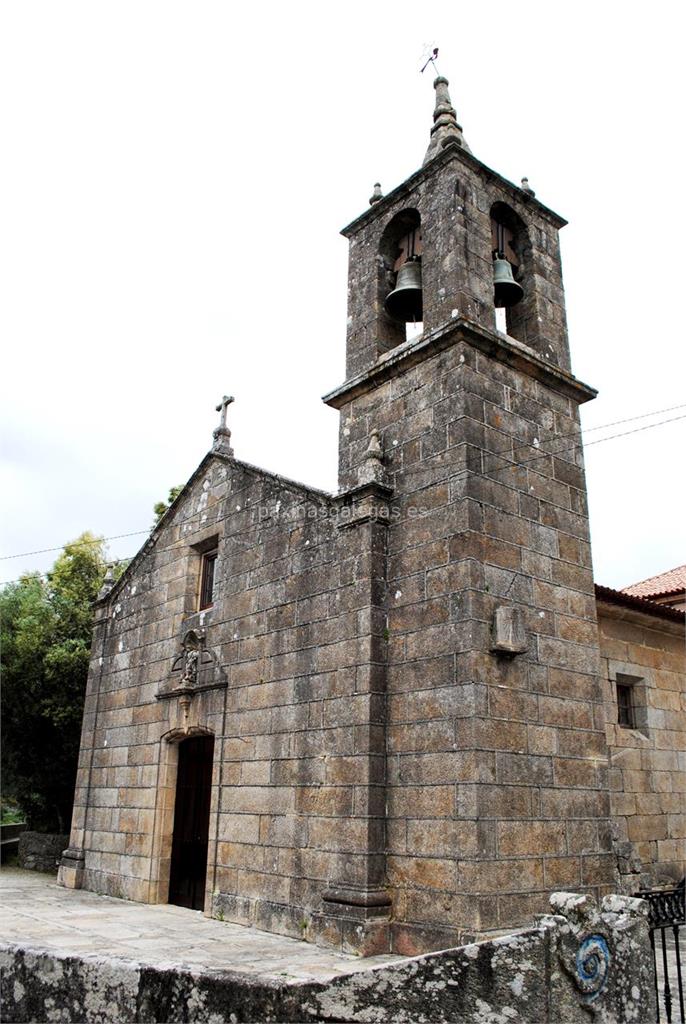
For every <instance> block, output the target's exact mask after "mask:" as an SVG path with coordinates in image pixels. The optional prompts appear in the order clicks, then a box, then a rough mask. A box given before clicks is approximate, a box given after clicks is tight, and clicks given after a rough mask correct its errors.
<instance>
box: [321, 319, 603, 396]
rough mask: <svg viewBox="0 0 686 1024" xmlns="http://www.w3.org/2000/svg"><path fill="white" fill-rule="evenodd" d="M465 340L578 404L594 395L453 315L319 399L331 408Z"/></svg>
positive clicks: (513, 344)
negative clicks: (450, 318)
mask: <svg viewBox="0 0 686 1024" xmlns="http://www.w3.org/2000/svg"><path fill="white" fill-rule="evenodd" d="M460 341H465V342H467V343H468V344H469V345H472V346H473V347H474V348H478V349H479V350H480V351H482V352H486V353H487V354H488V355H491V356H493V357H494V358H495V359H498V360H499V361H500V362H503V363H507V364H509V365H510V366H515V367H516V368H517V369H519V370H521V371H522V372H524V373H527V374H528V375H529V376H530V377H535V378H536V379H537V380H539V381H541V383H543V384H546V385H547V386H548V387H550V388H551V389H552V390H553V391H557V392H559V393H560V394H563V395H565V396H566V397H568V398H572V399H574V401H576V402H578V403H579V404H580V405H581V404H582V403H583V402H588V401H590V400H591V399H592V398H595V397H596V395H597V394H598V392H597V391H596V390H595V389H594V388H591V387H589V386H588V384H583V383H582V382H581V381H580V380H577V378H576V377H574V376H573V375H572V374H571V373H568V372H567V371H566V370H562V369H560V367H558V366H555V365H554V364H553V363H549V362H547V361H546V360H545V359H542V358H541V356H539V355H538V354H537V353H536V352H534V350H533V349H531V348H529V347H528V345H523V344H522V343H521V342H519V341H516V340H515V339H514V338H510V337H508V336H506V335H504V334H500V333H498V332H496V331H490V330H488V329H487V328H485V327H482V326H481V325H480V324H477V323H475V322H474V321H472V320H468V319H467V318H466V317H456V318H455V319H454V320H451V321H450V322H449V323H447V324H444V325H443V326H442V327H437V328H436V329H435V330H434V331H431V332H430V333H429V334H422V335H421V336H420V337H419V338H415V339H413V340H412V341H407V342H404V343H403V344H402V345H398V346H397V347H396V348H393V349H391V350H390V351H389V352H385V353H384V355H382V356H381V357H380V358H379V359H378V360H377V361H376V363H375V364H374V365H373V366H372V367H371V368H370V369H369V370H366V371H364V372H363V373H360V374H357V375H356V376H355V377H351V378H350V379H349V380H347V381H345V383H343V384H341V386H340V387H338V388H335V389H334V390H333V391H330V392H329V393H328V394H327V395H324V398H323V401H324V402H325V403H326V404H327V405H330V406H331V407H332V408H334V409H341V408H342V407H343V406H344V405H345V404H346V403H347V402H350V401H352V399H354V398H359V397H360V396H361V395H365V394H367V393H368V392H370V391H373V390H374V389H375V388H377V387H379V385H381V384H383V383H384V382H385V381H388V380H391V378H393V377H395V376H396V375H397V374H398V373H401V372H403V371H405V370H408V369H410V368H411V367H412V366H416V365H417V364H418V363H421V362H422V361H423V360H425V359H428V358H429V357H430V356H433V355H436V354H437V353H438V352H442V351H443V350H444V349H447V348H450V347H451V346H453V345H455V344H457V343H458V342H460Z"/></svg>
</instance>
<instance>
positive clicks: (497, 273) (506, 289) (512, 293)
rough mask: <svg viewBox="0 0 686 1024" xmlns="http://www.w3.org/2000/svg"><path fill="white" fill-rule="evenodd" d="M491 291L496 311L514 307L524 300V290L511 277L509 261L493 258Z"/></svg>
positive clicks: (497, 257)
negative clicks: (505, 307) (504, 307)
mask: <svg viewBox="0 0 686 1024" xmlns="http://www.w3.org/2000/svg"><path fill="white" fill-rule="evenodd" d="M493 290H494V296H495V306H496V309H502V308H503V306H516V305H517V303H518V302H519V301H520V300H521V299H523V298H524V289H523V288H522V286H521V284H518V283H517V282H516V281H515V279H514V277H513V276H512V267H511V266H510V263H509V261H508V260H506V259H503V258H502V257H500V256H494V257H493Z"/></svg>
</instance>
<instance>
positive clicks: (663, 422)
mask: <svg viewBox="0 0 686 1024" xmlns="http://www.w3.org/2000/svg"><path fill="white" fill-rule="evenodd" d="M673 408H683V407H682V406H674V407H673ZM645 415H653V414H650V413H647V414H645ZM642 418H644V417H641V416H636V417H630V418H628V419H626V420H624V421H616V422H617V423H619V422H625V423H627V422H630V420H631V419H642ZM684 419H686V413H685V414H684V415H683V416H673V417H671V418H670V419H667V420H660V422H659V423H648V424H646V425H645V426H643V427H635V428H634V429H633V430H623V431H621V432H620V433H618V434H611V435H610V436H609V437H599V438H598V439H597V440H595V441H589V442H588V444H586V445H581V444H578V445H571V446H569V447H567V448H561V449H559V450H558V451H555V452H539V453H538V454H537V455H534V456H533V457H532V458H530V459H524V460H523V461H521V462H514V461H512V460H511V459H507V462H508V465H506V466H501V467H500V468H499V469H493V470H487V471H486V470H485V471H484V472H483V473H476V471H475V470H473V469H464V470H462V471H461V472H460V473H457V474H455V476H453V477H452V478H451V479H454V480H458V479H460V478H461V477H463V476H466V475H467V474H468V473H474V474H475V475H477V476H482V477H485V476H487V474H488V473H500V472H502V471H503V470H504V469H508V470H511V469H520V468H521V467H523V466H527V465H529V464H530V463H532V462H537V461H538V460H539V459H547V458H550V457H551V456H555V455H562V454H564V453H565V452H570V451H575V450H577V449H583V448H584V447H586V448H588V447H590V446H591V445H596V444H603V443H604V442H605V441H615V440H617V439H618V438H620V437H627V436H628V435H630V434H640V433H642V432H643V431H646V430H652V429H653V428H654V427H662V426H665V425H666V424H668V423H676V422H678V421H680V420H684ZM559 439H561V438H559ZM550 440H553V438H549V439H548V441H550ZM545 443H548V442H545ZM518 447H524V446H523V445H519V446H518ZM527 447H531V445H528V446H527ZM485 454H486V455H487V456H488V455H499V457H501V458H507V456H505V455H504V454H503V453H496V452H486V453H485ZM433 482H434V483H436V482H438V481H433ZM150 532H151V531H150V530H138V531H135V532H134V533H121V534H117V535H115V536H112V537H103V538H100V539H99V540H94V541H90V542H86V543H100V542H101V541H106V540H118V539H120V538H122V537H134V536H139V535H140V534H142V533H150ZM61 550H62V548H44V549H42V550H41V551H36V552H29V553H28V554H44V553H46V552H51V551H61ZM136 554H138V552H136ZM5 557H7V558H21V557H22V556H21V555H7V556H5ZM130 557H131V558H135V557H136V556H135V555H132V556H130ZM129 560H130V559H129ZM117 561H126V559H118V560H117ZM48 575H49V571H48V572H38V571H37V570H36V571H35V572H34V571H29V572H27V573H26V574H25V575H24V576H20V577H19V578H18V579H14V580H2V581H0V586H3V587H4V586H7V585H9V584H11V583H20V582H21V580H22V579H24V578H26V577H27V576H28V577H31V576H38V577H41V578H43V577H47V576H48Z"/></svg>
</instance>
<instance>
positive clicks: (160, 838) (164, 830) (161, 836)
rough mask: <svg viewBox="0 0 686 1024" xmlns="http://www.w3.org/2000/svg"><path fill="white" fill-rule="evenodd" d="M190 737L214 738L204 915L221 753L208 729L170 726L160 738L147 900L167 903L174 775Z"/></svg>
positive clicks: (209, 893)
mask: <svg viewBox="0 0 686 1024" xmlns="http://www.w3.org/2000/svg"><path fill="white" fill-rule="evenodd" d="M194 736H211V737H212V738H213V740H214V755H213V757H214V762H213V766H212V790H211V796H210V823H209V833H208V834H209V842H208V847H207V880H206V883H205V908H204V914H205V916H209V915H210V911H211V906H212V878H213V868H214V862H215V860H216V855H217V854H216V843H215V841H214V838H213V837H214V836H215V835H216V826H217V814H218V813H219V790H218V787H217V786H216V785H215V774H216V767H217V757H218V756H220V755H221V743H218V742H217V735H216V733H215V732H214V731H213V730H212V729H207V728H205V727H203V726H190V727H189V728H188V729H170V730H169V731H168V732H166V733H164V735H163V736H161V737H160V749H159V761H158V774H157V779H158V782H157V796H156V801H155V822H154V825H153V841H152V868H151V877H150V902H151V903H168V902H169V876H170V871H171V850H172V839H173V835H174V809H175V803H176V776H177V771H178V763H179V746H180V744H181V743H183V741H184V740H187V739H191V738H192V737H194Z"/></svg>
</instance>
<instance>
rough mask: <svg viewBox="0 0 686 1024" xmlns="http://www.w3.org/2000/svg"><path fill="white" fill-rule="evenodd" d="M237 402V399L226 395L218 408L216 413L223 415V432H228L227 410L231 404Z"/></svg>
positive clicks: (221, 424)
mask: <svg viewBox="0 0 686 1024" xmlns="http://www.w3.org/2000/svg"><path fill="white" fill-rule="evenodd" d="M235 401H236V399H235V398H234V397H233V395H224V397H223V398H222V400H221V402H220V403H219V405H218V406H216V411H217V412H220V413H221V414H222V418H221V421H220V423H219V426H220V429H221V430H226V410H227V409H228V408H229V406H230V405H231V403H232V402H235Z"/></svg>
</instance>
